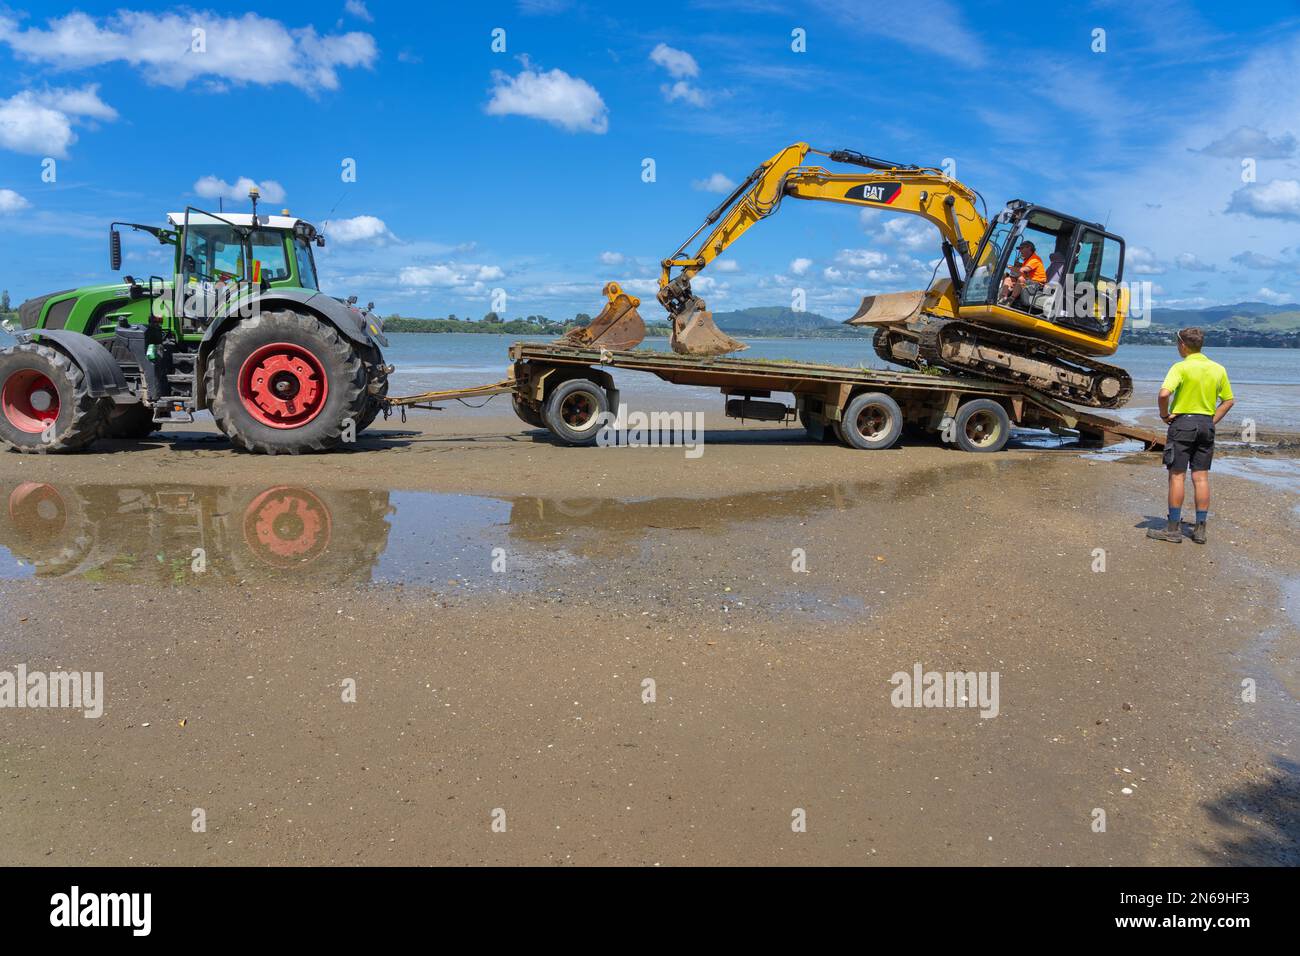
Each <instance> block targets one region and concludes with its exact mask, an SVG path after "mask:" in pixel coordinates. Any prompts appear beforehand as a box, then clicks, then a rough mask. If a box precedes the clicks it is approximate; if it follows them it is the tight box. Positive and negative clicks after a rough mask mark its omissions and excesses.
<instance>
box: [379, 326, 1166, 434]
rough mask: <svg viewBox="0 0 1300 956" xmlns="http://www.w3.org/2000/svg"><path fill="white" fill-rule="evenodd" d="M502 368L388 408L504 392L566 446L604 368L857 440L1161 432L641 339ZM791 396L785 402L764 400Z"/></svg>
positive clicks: (1043, 405)
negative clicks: (1034, 431)
mask: <svg viewBox="0 0 1300 956" xmlns="http://www.w3.org/2000/svg"><path fill="white" fill-rule="evenodd" d="M510 359H511V366H510V371H509V376H508V377H507V378H506V379H504V380H502V381H500V382H496V383H494V384H491V385H481V386H475V387H472V388H466V389H451V390H445V391H437V392H424V393H421V394H419V395H411V396H407V397H405V398H394V399H390V400H389V405H390V407H394V408H405V407H431V406H432V403H435V402H438V401H452V400H461V399H467V398H482V397H487V396H491V395H504V394H509V395H510V396H511V401H512V402H513V404H514V409H515V412H516V414H518V415H519V417H520V418H521V419H522V420H523V421H524V422H526V423H527V424H530V425H533V426H534V427H538V428H546V429H548V430H550V431H551V433H552V434H554V435H555V437H556V438H558V439H560V440H561V441H563V442H565V443H566V444H571V445H585V444H591V443H592V442H594V441H595V440H596V436H597V433H598V432H599V431H600V426H601V425H602V424H603V423H604V422H605V421H606V420H607V419H605V418H602V417H601V414H600V413H602V412H606V411H613V410H616V409H617V408H618V406H619V392H618V389H617V387H616V386H615V384H614V380H613V376H611V375H610V374H609V371H608V369H613V368H616V369H623V370H626V371H636V372H648V373H650V374H652V375H656V376H658V377H659V378H661V379H663V380H664V381H666V382H672V383H675V384H678V385H696V386H704V387H710V388H717V389H719V390H720V391H721V392H722V394H723V395H724V396H725V397H726V399H727V400H726V403H725V410H726V414H727V415H728V417H731V418H738V419H742V420H743V419H754V420H760V421H791V422H793V421H798V422H799V423H801V424H802V425H803V427H804V428H805V429H807V431H808V433H809V435H810V437H812V438H813V439H816V440H832V439H833V440H837V441H840V442H842V443H844V444H846V445H848V446H850V447H854V448H861V449H864V450H873V449H882V448H888V447H890V446H891V445H893V444H894V443H895V442H896V441H897V440H898V438H899V436H900V435H901V434H902V433H903V431H904V429H912V430H913V431H922V432H932V433H937V434H939V435H940V436H941V437H942V438H943V439H944V440H946V441H949V442H952V443H954V444H956V445H957V446H958V447H960V448H962V449H963V450H965V451H972V452H993V451H998V450H1000V449H1001V448H1002V447H1003V446H1005V445H1006V442H1007V439H1008V438H1009V437H1010V433H1011V428H1012V426H1013V425H1018V426H1021V427H1024V428H1045V429H1048V430H1050V431H1052V432H1055V433H1057V434H1070V433H1073V434H1077V436H1078V437H1079V438H1080V440H1081V441H1083V442H1084V443H1087V444H1093V445H1097V446H1104V445H1111V444H1114V443H1116V442H1120V441H1124V440H1137V441H1140V442H1142V444H1143V446H1144V448H1145V449H1147V450H1156V449H1160V448H1162V447H1163V445H1164V436H1162V435H1161V434H1159V433H1158V432H1155V431H1153V430H1151V429H1148V428H1141V427H1139V426H1135V425H1129V424H1126V423H1124V422H1120V421H1117V420H1115V419H1111V418H1107V417H1105V416H1102V415H1097V414H1094V413H1092V412H1088V411H1085V410H1082V409H1078V408H1075V407H1073V406H1070V405H1066V404H1064V403H1062V402H1059V401H1057V400H1056V399H1054V398H1051V397H1049V396H1047V395H1044V394H1042V393H1041V392H1037V391H1035V390H1033V389H1031V388H1026V387H1024V386H1021V385H1015V384H1010V383H1007V382H997V381H993V380H990V379H981V378H973V377H967V376H965V375H932V374H928V373H925V372H907V371H895V370H892V369H870V368H848V367H844V366H838V365H821V364H815V363H806V362H786V361H767V360H761V359H738V358H729V357H726V356H721V357H716V356H715V357H708V358H699V357H694V356H684V355H677V354H675V353H672V352H660V351H653V350H649V349H637V350H633V351H609V350H606V349H600V348H584V347H581V346H576V345H571V344H568V343H553V344H552V343H529V342H519V343H516V344H515V345H512V346H511V347H510ZM774 393H789V394H791V395H793V396H794V399H795V404H794V405H793V406H790V405H787V404H785V402H783V401H771V397H772V395H773V394H774Z"/></svg>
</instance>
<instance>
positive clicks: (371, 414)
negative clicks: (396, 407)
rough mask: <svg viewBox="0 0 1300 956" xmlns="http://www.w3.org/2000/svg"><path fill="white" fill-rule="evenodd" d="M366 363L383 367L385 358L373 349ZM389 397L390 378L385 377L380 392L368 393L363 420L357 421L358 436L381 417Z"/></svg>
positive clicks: (362, 415)
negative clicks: (385, 400) (385, 401)
mask: <svg viewBox="0 0 1300 956" xmlns="http://www.w3.org/2000/svg"><path fill="white" fill-rule="evenodd" d="M365 361H366V362H368V363H370V364H371V365H375V366H378V365H383V364H384V357H383V355H382V354H380V352H379V350H378V349H371V350H370V351H369V352H368V353H367V355H366V356H365ZM387 397H388V378H387V376H385V378H384V380H383V382H382V384H381V385H380V386H379V391H378V392H376V393H375V394H373V395H372V394H370V393H369V391H367V393H366V406H365V409H364V410H363V411H362V413H361V418H360V419H358V420H357V434H358V435H360V434H361V433H362V432H363V431H365V430H366V429H367V428H369V427H370V426H371V425H373V424H374V423H375V419H376V418H378V417H379V413H380V412H382V411H383V410H384V399H386V398H387Z"/></svg>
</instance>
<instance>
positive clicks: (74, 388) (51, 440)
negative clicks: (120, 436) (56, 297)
mask: <svg viewBox="0 0 1300 956" xmlns="http://www.w3.org/2000/svg"><path fill="white" fill-rule="evenodd" d="M103 426H104V403H103V401H101V400H100V399H97V398H92V397H91V396H90V393H89V391H88V390H87V387H86V376H85V374H84V373H83V372H82V371H81V368H80V367H78V366H77V364H76V363H75V362H73V361H72V360H71V359H69V358H68V357H67V356H66V355H64V354H63V353H62V352H59V351H57V350H56V349H52V348H50V347H49V346H47V345H36V344H33V343H31V342H24V343H23V344H21V345H15V346H14V347H13V348H9V349H5V350H4V351H3V352H0V445H3V446H4V447H6V448H12V449H13V450H14V451H19V452H24V453H27V454H34V455H45V454H50V453H58V452H69V451H80V450H81V449H83V448H85V447H86V446H88V445H89V444H90V443H91V442H93V441H94V440H95V439H96V438H98V437H99V436H100V434H101V432H102V429H103Z"/></svg>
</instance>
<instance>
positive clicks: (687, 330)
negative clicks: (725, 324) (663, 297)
mask: <svg viewBox="0 0 1300 956" xmlns="http://www.w3.org/2000/svg"><path fill="white" fill-rule="evenodd" d="M701 304H702V303H701ZM671 344H672V347H673V351H674V352H676V353H677V354H678V355H725V354H727V353H728V352H739V351H742V350H743V349H747V348H749V346H748V345H746V344H745V343H744V342H737V341H736V340H735V339H733V338H732V337H731V336H730V335H728V334H727V333H726V332H724V331H722V329H720V328H718V327H717V325H715V324H714V322H713V313H712V312H710V311H708V310H707V309H702V308H698V307H697V308H694V309H692V310H691V311H690V312H686V313H683V314H682V315H679V316H675V317H674V318H673V330H672V339H671Z"/></svg>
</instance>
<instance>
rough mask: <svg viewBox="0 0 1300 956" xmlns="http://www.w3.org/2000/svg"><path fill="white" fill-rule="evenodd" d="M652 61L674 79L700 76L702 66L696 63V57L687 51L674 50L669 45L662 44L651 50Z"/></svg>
mask: <svg viewBox="0 0 1300 956" xmlns="http://www.w3.org/2000/svg"><path fill="white" fill-rule="evenodd" d="M650 60H651V62H653V63H657V64H659V65H660V66H662V67H663V68H664V69H665V70H667V71H668V75H669V76H671V77H673V78H674V79H681V78H682V77H686V76H699V75H700V65H699V64H698V63H696V62H695V57H693V56H691V55H690V54H689V53H687V52H686V51H685V50H676V49H673V48H672V47H670V46H669V45H668V44H667V43H660V44H659V45H658V46H657V47H655V48H654V49H653V50H651V51H650Z"/></svg>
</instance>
